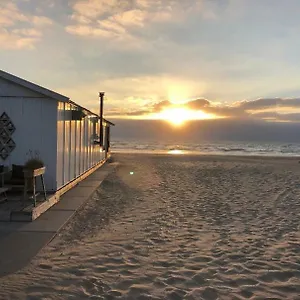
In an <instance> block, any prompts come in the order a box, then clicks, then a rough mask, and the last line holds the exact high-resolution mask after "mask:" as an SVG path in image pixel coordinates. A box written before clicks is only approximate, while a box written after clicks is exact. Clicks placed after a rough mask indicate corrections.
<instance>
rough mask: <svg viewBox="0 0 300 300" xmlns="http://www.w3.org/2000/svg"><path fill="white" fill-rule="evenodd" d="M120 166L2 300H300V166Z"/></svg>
mask: <svg viewBox="0 0 300 300" xmlns="http://www.w3.org/2000/svg"><path fill="white" fill-rule="evenodd" d="M114 161H118V162H119V166H118V168H117V169H116V171H115V173H113V174H111V175H110V176H109V177H108V178H107V179H106V180H105V181H104V182H103V184H102V185H101V187H100V188H99V189H98V191H97V192H96V194H95V195H94V196H93V197H92V198H91V199H90V200H89V201H88V202H87V204H86V205H85V206H84V207H83V208H82V209H81V210H80V211H79V212H78V213H77V215H76V216H75V217H74V218H73V219H72V220H71V221H70V222H69V223H68V225H67V226H66V227H65V228H64V229H63V230H62V231H61V232H60V234H59V235H58V236H57V237H56V238H55V239H54V240H53V241H52V242H51V243H50V244H49V245H48V246H46V247H45V248H44V249H43V250H42V251H41V252H40V253H39V254H38V255H37V256H36V257H35V258H34V259H33V261H32V262H31V263H30V264H29V265H28V266H27V267H26V268H24V269H23V270H20V271H19V272H18V273H16V274H13V275H9V276H7V277H3V278H0V286H1V288H0V299H140V300H142V299H175V300H176V299H266V298H268V297H269V298H270V299H300V296H299V295H300V164H299V163H298V161H299V159H287V158H250V157H230V156H226V157H225V156H223V157H222V156H196V155H195V156H193V155H148V154H135V155H129V154H128V155H126V154H118V155H115V156H114ZM132 172H133V173H132Z"/></svg>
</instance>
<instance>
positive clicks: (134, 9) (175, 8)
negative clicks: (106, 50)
mask: <svg viewBox="0 0 300 300" xmlns="http://www.w3.org/2000/svg"><path fill="white" fill-rule="evenodd" d="M199 2H203V1H202V0H201V1H200V0H198V1H195V0H187V1H178V0H164V1H161V0H131V1H130V0H118V1H117V0H77V1H75V2H74V3H73V5H72V9H73V14H72V16H71V20H72V23H71V24H70V25H68V26H66V31H67V32H68V33H70V34H73V35H78V36H82V37H83V36H84V37H90V38H102V39H103V38H104V39H107V40H109V41H110V42H113V43H114V42H117V43H118V42H120V41H122V43H124V42H128V43H129V44H131V45H132V44H133V45H136V44H137V43H138V42H137V41H143V40H145V39H146V38H147V36H149V35H150V36H151V38H154V39H155V38H158V36H159V32H158V31H157V30H155V25H159V24H166V23H178V22H182V21H184V20H185V18H187V16H188V13H189V12H193V11H194V10H195V9H198V8H199ZM133 41H135V43H133ZM123 46H124V44H123Z"/></svg>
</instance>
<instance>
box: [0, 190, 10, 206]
mask: <svg viewBox="0 0 300 300" xmlns="http://www.w3.org/2000/svg"><path fill="white" fill-rule="evenodd" d="M8 190H9V188H0V203H1V202H5V201H7V200H8V199H7V194H6V192H7V191H8Z"/></svg>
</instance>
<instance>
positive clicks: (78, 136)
mask: <svg viewBox="0 0 300 300" xmlns="http://www.w3.org/2000/svg"><path fill="white" fill-rule="evenodd" d="M72 108H73V109H76V106H75V105H73V104H67V103H65V104H60V105H59V109H58V112H57V115H58V126H57V131H58V136H59V137H61V138H59V139H58V144H57V149H58V151H57V153H58V156H59V157H58V158H57V172H63V175H59V174H57V178H60V180H58V181H57V188H58V189H59V188H61V187H62V186H64V185H66V184H67V183H69V182H70V181H72V180H74V179H75V178H77V177H78V176H80V175H81V174H83V173H84V172H86V171H87V170H89V169H90V168H91V167H93V166H95V165H96V164H97V163H99V162H100V161H101V160H103V159H105V153H104V152H102V151H100V147H99V145H94V143H93V142H94V130H93V122H92V119H91V116H92V115H87V116H86V117H84V118H83V119H82V120H76V121H75V120H71V109H72ZM63 123H64V125H63ZM63 137H64V138H63ZM60 164H61V165H63V168H62V167H60Z"/></svg>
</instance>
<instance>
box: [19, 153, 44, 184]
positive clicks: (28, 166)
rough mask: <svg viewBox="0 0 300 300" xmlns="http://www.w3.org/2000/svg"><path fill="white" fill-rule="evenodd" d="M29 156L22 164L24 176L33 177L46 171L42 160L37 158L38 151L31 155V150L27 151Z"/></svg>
mask: <svg viewBox="0 0 300 300" xmlns="http://www.w3.org/2000/svg"><path fill="white" fill-rule="evenodd" d="M29 155H30V158H29V159H28V160H27V161H26V163H25V165H24V170H23V172H24V177H25V178H34V177H36V176H39V175H43V174H44V173H45V171H46V167H45V164H44V162H43V161H42V160H41V159H40V158H39V155H38V152H35V155H34V156H33V155H32V151H31V150H30V151H29Z"/></svg>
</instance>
